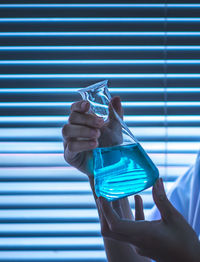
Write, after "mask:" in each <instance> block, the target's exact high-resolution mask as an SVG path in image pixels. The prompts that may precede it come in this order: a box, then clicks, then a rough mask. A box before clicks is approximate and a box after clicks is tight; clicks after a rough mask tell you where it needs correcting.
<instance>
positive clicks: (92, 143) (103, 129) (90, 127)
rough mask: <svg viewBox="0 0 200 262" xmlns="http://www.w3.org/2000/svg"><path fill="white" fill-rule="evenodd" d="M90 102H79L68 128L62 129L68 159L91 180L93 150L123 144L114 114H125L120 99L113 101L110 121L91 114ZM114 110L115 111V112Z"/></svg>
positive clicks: (72, 111) (72, 112)
mask: <svg viewBox="0 0 200 262" xmlns="http://www.w3.org/2000/svg"><path fill="white" fill-rule="evenodd" d="M89 108H90V104H89V102H88V101H85V100H83V101H79V102H76V103H73V104H72V106H71V114H70V116H69V120H68V124H66V125H64V126H63V128H62V135H63V142H64V158H65V160H66V162H68V163H69V164H70V165H71V166H74V167H76V168H77V169H79V170H80V171H81V172H83V173H86V174H87V175H89V176H92V175H93V154H92V149H94V148H96V147H98V146H99V147H105V146H110V145H115V144H119V143H120V140H121V132H120V131H121V129H120V128H121V125H120V124H119V120H118V119H117V118H116V115H115V112H114V110H115V111H116V112H117V113H118V115H119V116H120V117H122V116H123V110H122V107H121V103H120V98H119V97H113V98H112V100H111V103H110V105H109V121H108V122H107V123H105V122H104V121H103V119H102V118H99V117H97V116H96V115H95V114H91V113H89V112H88V111H89ZM113 108H114V110H113Z"/></svg>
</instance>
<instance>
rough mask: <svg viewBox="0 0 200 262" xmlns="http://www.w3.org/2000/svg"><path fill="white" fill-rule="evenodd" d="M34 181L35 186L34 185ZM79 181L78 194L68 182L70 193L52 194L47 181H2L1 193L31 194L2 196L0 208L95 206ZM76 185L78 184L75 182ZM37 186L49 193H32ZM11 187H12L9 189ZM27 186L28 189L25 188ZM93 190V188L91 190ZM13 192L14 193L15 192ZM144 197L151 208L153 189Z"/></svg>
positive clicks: (145, 193) (146, 192) (41, 190)
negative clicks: (70, 187)
mask: <svg viewBox="0 0 200 262" xmlns="http://www.w3.org/2000/svg"><path fill="white" fill-rule="evenodd" d="M32 183H33V186H32ZM76 183H77V189H76V191H77V192H78V191H79V193H77V194H70V191H71V190H68V185H67V183H64V185H65V186H66V190H67V191H68V193H67V194H66V195H61V194H60V195H59V196H56V195H50V194H48V192H47V190H49V191H50V192H51V191H52V188H51V185H50V186H49V184H48V183H47V184H46V185H42V184H41V183H35V182H31V183H25V182H24V183H20V182H19V183H13V182H6V183H2V184H1V185H2V186H4V187H5V189H4V190H0V192H1V194H4V193H5V194H9V192H10V194H12V192H14V193H15V192H16V194H17V193H22V194H23V193H26V192H28V194H30V195H25V196H24V195H23V196H21V195H20V196H19V195H5V196H0V208H1V209H23V208H27V209H34V208H36V209H38V208H44V209H45V208H46V209H50V208H51V209H58V208H79V209H80V208H95V207H96V205H95V202H94V199H93V197H92V193H90V194H89V191H88V194H87V195H81V194H82V193H85V190H84V188H85V185H83V189H82V188H80V185H79V183H78V182H76ZM71 184H72V183H71V182H69V186H72V187H74V186H73V185H71ZM75 185H76V184H75ZM17 186H20V187H21V188H20V190H17ZM35 186H38V187H39V188H40V189H39V190H40V191H39V192H42V193H47V194H48V195H47V196H45V195H39V194H38V195H31V192H33V193H35V192H37V190H35ZM45 186H47V190H45V189H44V190H43V188H44V187H45ZM56 186H57V185H56V183H55V192H56ZM9 187H10V189H9ZM25 187H27V189H25ZM72 190H73V188H72ZM90 191H91V190H90ZM61 192H63V189H61ZM14 193H13V194H14ZM142 196H143V199H144V203H145V204H144V207H145V208H151V207H152V196H151V190H149V189H148V190H145V192H144V193H143V194H142Z"/></svg>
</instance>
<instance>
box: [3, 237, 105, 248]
mask: <svg viewBox="0 0 200 262" xmlns="http://www.w3.org/2000/svg"><path fill="white" fill-rule="evenodd" d="M103 248H104V246H103V239H102V238H101V237H81V238H78V237H76V238H75V237H74V238H73V237H70V238H66V237H54V238H50V237H48V238H47V237H46V238H44V237H42V238H41V237H40V238H37V237H34V238H30V237H26V238H19V237H18V238H5V237H4V238H0V250H4V251H5V250H51V249H53V250H102V249H103Z"/></svg>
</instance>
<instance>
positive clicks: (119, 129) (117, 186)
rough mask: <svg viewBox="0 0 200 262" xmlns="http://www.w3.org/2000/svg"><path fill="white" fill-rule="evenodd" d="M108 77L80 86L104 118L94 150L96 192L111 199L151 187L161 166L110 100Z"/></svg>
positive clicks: (96, 112) (96, 110) (81, 90)
mask: <svg viewBox="0 0 200 262" xmlns="http://www.w3.org/2000/svg"><path fill="white" fill-rule="evenodd" d="M107 84H108V81H107V80H105V81H102V82H99V83H96V84H93V85H91V86H88V87H86V88H82V89H80V90H78V92H79V93H80V94H81V96H82V98H83V99H84V100H87V101H89V102H90V113H94V114H96V115H97V116H99V117H103V118H104V125H103V127H102V128H101V136H100V137H99V140H98V142H99V146H98V148H95V149H94V150H93V173H94V181H95V192H96V195H97V196H98V197H100V196H102V197H105V198H106V199H107V200H108V201H113V200H116V199H119V198H123V197H126V196H130V195H133V194H136V193H138V192H140V191H143V190H144V189H146V188H149V187H151V186H152V185H153V184H154V183H155V181H156V180H157V178H158V176H159V172H158V169H157V167H156V166H155V165H154V163H153V162H152V160H151V159H150V157H149V156H148V155H147V153H146V152H145V151H144V149H143V148H142V146H141V145H140V144H139V142H138V141H137V140H136V138H135V137H134V136H133V134H132V133H131V131H130V130H129V128H128V127H127V125H126V124H125V122H124V121H123V120H122V119H121V118H120V116H119V115H118V114H117V112H116V111H115V110H114V108H113V106H112V104H111V103H110V100H111V96H110V93H109V91H108V87H107Z"/></svg>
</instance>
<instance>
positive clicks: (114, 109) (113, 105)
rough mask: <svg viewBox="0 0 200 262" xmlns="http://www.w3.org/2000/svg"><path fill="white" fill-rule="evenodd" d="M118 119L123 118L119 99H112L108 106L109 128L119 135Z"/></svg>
mask: <svg viewBox="0 0 200 262" xmlns="http://www.w3.org/2000/svg"><path fill="white" fill-rule="evenodd" d="M116 113H117V114H116ZM120 118H121V119H122V118H123V109H122V106H121V101H120V97H113V98H112V100H111V102H110V104H109V127H110V128H111V129H113V130H115V131H116V132H118V133H119V134H120V133H121V123H120V120H121V119H120Z"/></svg>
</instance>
